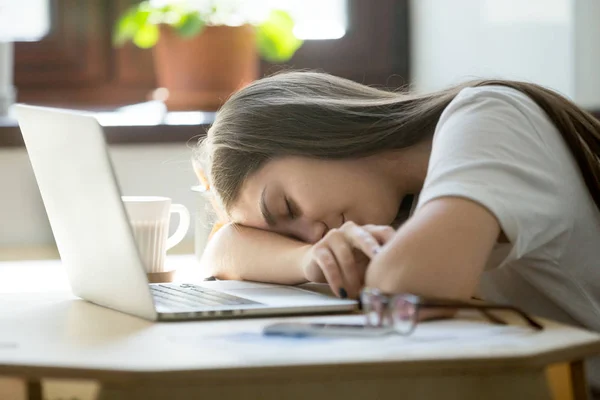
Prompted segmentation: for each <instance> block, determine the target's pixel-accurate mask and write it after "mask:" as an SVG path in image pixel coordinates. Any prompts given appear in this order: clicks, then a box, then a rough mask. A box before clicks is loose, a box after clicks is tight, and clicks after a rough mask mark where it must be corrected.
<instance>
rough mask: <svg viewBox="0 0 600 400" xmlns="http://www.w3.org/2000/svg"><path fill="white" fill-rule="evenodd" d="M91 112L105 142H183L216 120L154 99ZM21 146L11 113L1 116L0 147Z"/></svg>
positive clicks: (16, 124) (21, 138)
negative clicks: (172, 109) (171, 108)
mask: <svg viewBox="0 0 600 400" xmlns="http://www.w3.org/2000/svg"><path fill="white" fill-rule="evenodd" d="M92 112H93V111H92ZM13 114H14V113H13ZM93 114H94V116H95V117H96V118H97V119H98V122H100V124H101V125H102V127H103V130H104V134H105V137H106V141H107V143H108V144H149V143H184V142H188V141H189V140H190V139H194V138H198V137H201V136H203V135H204V134H205V133H206V130H207V129H208V127H209V126H210V124H211V123H212V122H213V121H214V119H215V113H213V112H201V111H175V112H167V111H166V110H165V109H164V106H163V105H162V104H161V103H155V102H148V103H141V104H135V105H132V106H127V107H122V108H119V109H117V110H111V111H99V112H93ZM23 145H24V143H23V137H22V135H21V130H20V129H19V125H18V123H17V120H16V118H15V117H14V115H12V114H11V115H9V116H8V117H0V148H1V147H22V146H23Z"/></svg>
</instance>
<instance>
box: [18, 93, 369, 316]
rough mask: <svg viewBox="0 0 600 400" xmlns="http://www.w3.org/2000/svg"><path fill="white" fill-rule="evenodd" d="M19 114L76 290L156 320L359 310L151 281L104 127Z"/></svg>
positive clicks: (26, 110)
mask: <svg viewBox="0 0 600 400" xmlns="http://www.w3.org/2000/svg"><path fill="white" fill-rule="evenodd" d="M15 112H16V115H17V119H18V121H19V126H20V128H21V132H22V134H23V139H24V141H25V146H26V148H27V152H28V154H29V159H30V161H31V165H32V167H33V171H34V174H35V178H36V181H37V184H38V187H39V189H40V193H41V196H42V200H43V202H44V206H45V208H46V213H47V214H48V219H49V221H50V226H51V228H52V232H53V234H54V238H55V240H56V245H57V247H58V250H59V253H60V257H61V259H62V262H63V265H64V266H65V269H66V272H67V275H68V278H69V283H70V286H71V289H72V291H73V293H74V294H75V295H76V296H78V297H80V298H82V299H84V300H87V301H89V302H92V303H95V304H98V305H100V306H104V307H108V308H111V309H113V310H118V311H121V312H124V313H127V314H131V315H135V316H138V317H141V318H145V319H148V320H158V321H165V320H188V319H215V318H235V317H246V316H273V315H296V314H315V313H332V312H343V311H351V310H353V309H355V308H356V306H357V303H356V301H354V300H344V299H337V298H335V297H333V296H327V295H325V294H320V293H316V292H313V291H310V290H306V289H303V288H299V287H295V286H282V285H274V284H263V283H254V282H243V281H204V282H198V283H162V284H150V283H149V282H148V279H147V276H146V272H145V269H144V266H143V263H142V261H141V259H140V256H139V254H138V249H137V245H136V242H135V239H134V236H133V233H132V229H131V226H130V225H129V221H128V218H127V214H126V211H125V208H124V205H123V202H122V201H121V192H120V189H119V185H118V183H117V180H116V177H115V173H114V169H113V166H112V164H111V159H110V156H109V153H108V148H107V146H106V142H105V139H104V133H103V131H102V127H101V126H100V124H99V123H98V121H97V120H96V118H95V117H94V116H93V115H92V114H86V113H81V112H74V111H68V110H62V109H53V108H45V107H34V106H28V105H21V104H19V105H16V106H15Z"/></svg>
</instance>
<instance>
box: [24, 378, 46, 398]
mask: <svg viewBox="0 0 600 400" xmlns="http://www.w3.org/2000/svg"><path fill="white" fill-rule="evenodd" d="M42 399H43V396H42V382H41V381H39V380H35V381H27V400H42Z"/></svg>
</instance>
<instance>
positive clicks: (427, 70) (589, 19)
mask: <svg viewBox="0 0 600 400" xmlns="http://www.w3.org/2000/svg"><path fill="white" fill-rule="evenodd" d="M410 9H411V33H412V36H411V41H412V43H411V48H412V49H413V51H412V53H411V71H412V72H411V73H412V80H413V84H414V87H415V88H416V89H417V90H420V91H429V90H438V89H440V88H444V87H447V86H450V85H451V84H455V83H458V82H460V81H464V80H467V79H479V78H504V79H517V80H526V81H533V82H536V83H539V84H542V85H545V86H548V87H551V88H553V89H555V90H558V91H559V92H561V93H562V94H564V95H566V96H568V97H570V98H572V99H573V100H575V102H577V103H578V104H580V105H581V106H584V107H592V108H597V107H600V74H598V73H597V72H596V71H598V68H599V67H600V64H599V62H600V40H598V37H600V36H599V35H600V24H599V23H598V21H600V2H598V1H597V0H527V1H521V0H452V1H446V0H413V1H412V2H411V7H410Z"/></svg>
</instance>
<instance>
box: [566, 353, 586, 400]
mask: <svg viewBox="0 0 600 400" xmlns="http://www.w3.org/2000/svg"><path fill="white" fill-rule="evenodd" d="M570 367H571V385H572V388H573V399H574V400H588V399H589V389H588V385H587V380H586V378H585V366H584V364H583V361H582V360H578V361H573V362H572V363H571V364H570Z"/></svg>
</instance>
